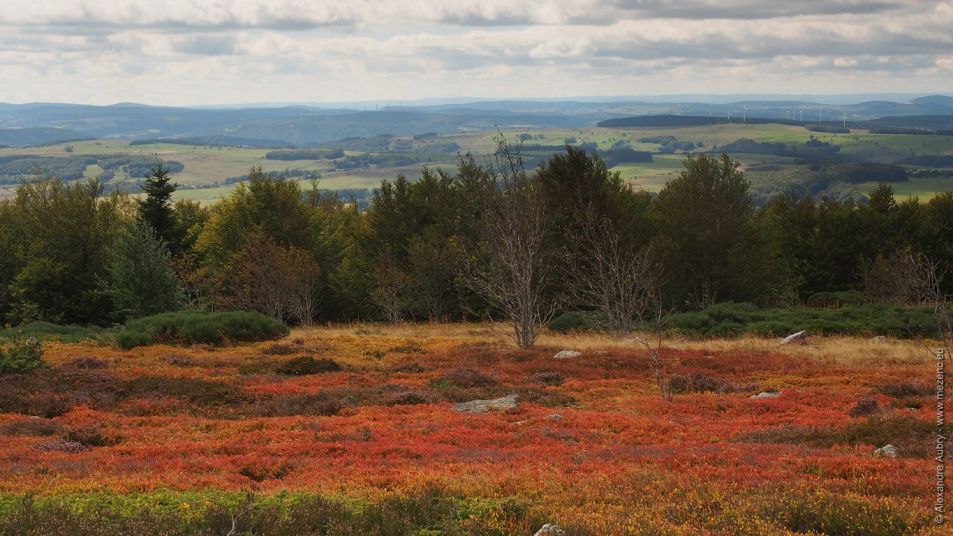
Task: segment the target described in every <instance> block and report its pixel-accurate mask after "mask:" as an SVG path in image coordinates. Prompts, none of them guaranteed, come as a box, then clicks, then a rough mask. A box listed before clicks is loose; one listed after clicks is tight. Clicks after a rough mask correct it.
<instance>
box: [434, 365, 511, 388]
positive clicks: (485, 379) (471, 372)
mask: <svg viewBox="0 0 953 536" xmlns="http://www.w3.org/2000/svg"><path fill="white" fill-rule="evenodd" d="M438 382H439V383H445V384H449V385H452V386H454V387H464V388H468V387H493V386H494V385H497V384H499V383H500V382H499V381H497V379H496V378H494V377H493V376H490V375H489V374H486V373H483V372H480V371H479V370H476V369H472V368H458V369H453V370H451V371H450V372H448V373H447V374H445V375H443V377H441V378H440V380H438Z"/></svg>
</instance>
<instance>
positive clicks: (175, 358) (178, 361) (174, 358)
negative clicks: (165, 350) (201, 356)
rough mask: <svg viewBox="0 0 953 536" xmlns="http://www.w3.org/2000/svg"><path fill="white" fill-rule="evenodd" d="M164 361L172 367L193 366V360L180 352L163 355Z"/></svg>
mask: <svg viewBox="0 0 953 536" xmlns="http://www.w3.org/2000/svg"><path fill="white" fill-rule="evenodd" d="M165 362H166V363H168V364H170V365H172V366H173V367H194V366H195V360H194V359H192V358H190V357H188V356H184V355H180V354H169V355H167V356H166V357H165Z"/></svg>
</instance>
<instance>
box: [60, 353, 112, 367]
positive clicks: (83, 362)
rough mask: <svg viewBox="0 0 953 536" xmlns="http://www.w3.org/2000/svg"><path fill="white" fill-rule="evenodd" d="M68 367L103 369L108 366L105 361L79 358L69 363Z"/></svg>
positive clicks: (86, 356)
mask: <svg viewBox="0 0 953 536" xmlns="http://www.w3.org/2000/svg"><path fill="white" fill-rule="evenodd" d="M69 366H70V367H73V368H78V369H104V368H106V367H108V366H109V363H108V362H107V361H105V360H102V359H98V358H95V357H93V356H88V355H84V356H80V357H77V358H74V359H73V360H72V361H70V362H69Z"/></svg>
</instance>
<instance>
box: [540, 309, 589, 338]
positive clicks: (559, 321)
mask: <svg viewBox="0 0 953 536" xmlns="http://www.w3.org/2000/svg"><path fill="white" fill-rule="evenodd" d="M547 327H549V329H550V330H552V331H555V332H557V333H569V332H572V331H599V330H600V329H602V322H601V321H600V320H599V317H598V315H596V314H595V313H589V312H586V311H570V312H568V313H563V314H561V315H559V316H557V317H556V318H554V319H552V320H550V322H549V325H548V326H547Z"/></svg>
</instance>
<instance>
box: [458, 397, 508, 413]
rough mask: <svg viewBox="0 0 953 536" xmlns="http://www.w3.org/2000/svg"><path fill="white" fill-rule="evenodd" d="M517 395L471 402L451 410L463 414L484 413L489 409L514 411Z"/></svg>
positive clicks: (460, 404)
mask: <svg viewBox="0 0 953 536" xmlns="http://www.w3.org/2000/svg"><path fill="white" fill-rule="evenodd" d="M517 398H519V397H518V395H515V394H513V395H507V396H504V397H501V398H494V399H493V400H471V401H469V402H460V403H459V404H454V405H453V409H454V410H456V411H460V412H463V413H486V412H487V411H489V410H491V409H499V410H504V409H516V399H517Z"/></svg>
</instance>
